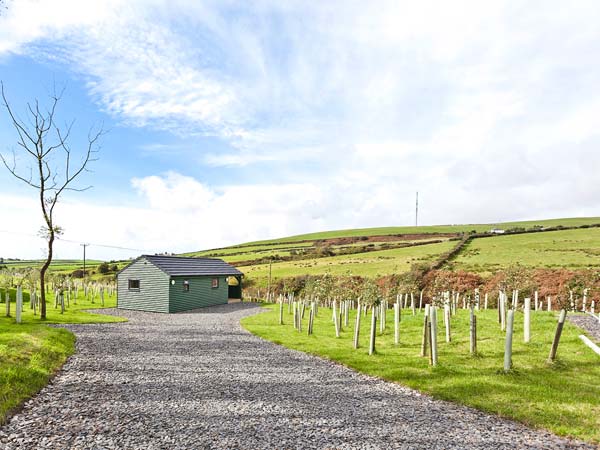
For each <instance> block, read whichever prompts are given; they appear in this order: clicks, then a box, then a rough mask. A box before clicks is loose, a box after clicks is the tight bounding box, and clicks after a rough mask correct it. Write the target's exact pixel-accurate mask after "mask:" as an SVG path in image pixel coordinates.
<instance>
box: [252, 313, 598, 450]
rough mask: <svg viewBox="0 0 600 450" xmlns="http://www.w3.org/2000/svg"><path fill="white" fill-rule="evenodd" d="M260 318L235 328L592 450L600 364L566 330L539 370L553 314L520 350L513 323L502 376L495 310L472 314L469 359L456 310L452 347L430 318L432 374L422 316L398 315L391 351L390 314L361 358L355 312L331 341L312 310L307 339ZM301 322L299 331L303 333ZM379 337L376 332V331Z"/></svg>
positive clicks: (573, 330) (538, 321) (324, 320)
mask: <svg viewBox="0 0 600 450" xmlns="http://www.w3.org/2000/svg"><path fill="white" fill-rule="evenodd" d="M267 308H268V311H267V312H265V313H264V314H259V315H256V316H251V317H247V318H245V319H243V320H242V325H243V326H244V327H245V328H246V329H247V330H249V331H250V332H252V333H253V334H255V335H257V336H260V337H262V338H264V339H267V340H270V341H272V342H275V343H277V344H280V345H283V346H286V347H288V348H292V349H295V350H300V351H303V352H307V353H310V354H314V355H318V356H321V357H324V358H327V359H330V360H333V361H336V362H338V363H340V364H343V365H346V366H348V367H351V368H353V369H355V370H358V371H360V372H363V373H366V374H369V375H372V376H377V377H381V378H383V379H386V380H389V381H393V382H398V383H401V384H403V385H406V386H409V387H412V388H415V389H418V390H420V391H422V392H425V393H428V394H431V395H432V396H434V397H435V398H440V399H445V400H449V401H452V402H457V403H462V404H465V405H469V406H472V407H475V408H478V409H481V410H483V411H487V412H491V413H495V414H499V415H501V416H504V417H509V418H513V419H516V420H518V421H521V422H523V423H525V424H527V425H529V426H532V427H540V428H545V429H548V430H551V431H552V432H554V433H556V434H559V435H562V436H572V437H577V438H579V439H583V440H586V441H588V442H593V443H599V442H600V427H599V426H598V424H599V423H600V385H598V383H597V380H598V379H599V378H600V364H598V356H597V355H596V354H594V353H593V352H592V351H591V350H589V349H588V348H587V347H585V346H584V345H583V344H582V343H581V341H580V339H579V338H578V335H579V334H580V333H581V331H580V330H579V329H578V328H577V327H575V326H573V325H571V324H569V323H567V324H566V326H565V328H564V331H563V336H562V339H561V342H560V346H559V349H558V360H557V361H556V362H555V363H554V364H553V365H552V366H548V365H547V364H546V362H545V361H546V359H547V358H548V352H549V349H550V344H551V342H552V337H553V333H554V329H555V327H556V317H555V315H554V314H553V313H548V312H535V313H533V314H532V341H531V342H530V343H529V344H525V343H523V314H522V313H517V315H516V319H515V338H514V342H513V370H511V371H510V372H509V373H507V374H505V373H504V372H502V365H503V350H504V332H502V331H501V330H500V327H499V325H498V321H497V311H496V310H486V311H479V312H477V319H478V355H477V356H475V357H474V356H471V355H470V354H469V331H468V330H469V324H468V322H469V319H468V312H467V311H466V310H458V312H457V316H455V317H454V318H453V319H452V329H453V331H452V342H451V343H449V344H447V343H445V342H444V336H443V334H444V331H443V320H442V319H441V314H440V315H439V316H438V322H439V326H438V330H439V334H438V355H439V356H438V358H439V361H438V366H436V367H431V366H430V365H429V361H428V358H424V357H420V356H419V353H420V344H421V333H422V326H423V315H422V313H418V314H417V315H416V316H412V315H411V312H410V310H403V314H402V320H401V328H400V329H401V332H400V345H395V344H394V336H393V335H394V331H393V314H392V311H390V312H389V314H388V315H387V329H386V331H384V333H383V334H380V333H379V331H378V332H377V340H376V354H375V355H372V356H369V355H368V350H367V349H368V340H369V338H368V336H369V333H368V329H369V321H370V317H368V320H366V319H367V318H364V319H363V320H362V323H361V330H360V341H359V342H360V347H359V349H358V350H354V349H353V348H352V336H353V328H354V326H353V324H354V317H355V312H354V311H352V312H351V317H350V324H351V326H350V327H345V328H343V331H342V332H341V336H340V338H336V337H335V332H334V326H333V323H332V320H331V310H330V309H328V308H319V312H318V316H317V318H316V319H315V324H314V334H312V335H310V336H309V335H307V334H306V331H304V332H302V333H300V332H297V331H296V330H295V329H294V328H293V326H292V316H291V315H290V314H288V313H287V306H286V310H285V312H284V325H279V324H278V308H279V306H278V305H268V306H267ZM306 322H307V320H306V319H305V320H304V325H303V329H304V330H306V326H307V325H306ZM378 330H379V324H378Z"/></svg>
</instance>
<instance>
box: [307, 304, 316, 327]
mask: <svg viewBox="0 0 600 450" xmlns="http://www.w3.org/2000/svg"><path fill="white" fill-rule="evenodd" d="M314 324H315V304H314V302H313V304H312V306H311V308H310V312H309V313H308V330H307V332H308V334H312V333H313V327H314Z"/></svg>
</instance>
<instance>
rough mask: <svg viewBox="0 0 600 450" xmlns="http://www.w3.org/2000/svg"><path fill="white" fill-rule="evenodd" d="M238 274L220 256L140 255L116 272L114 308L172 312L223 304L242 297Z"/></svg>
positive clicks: (240, 280) (240, 273)
mask: <svg viewBox="0 0 600 450" xmlns="http://www.w3.org/2000/svg"><path fill="white" fill-rule="evenodd" d="M242 277H243V274H242V272H240V271H239V270H237V269H236V268H235V267H233V266H231V265H229V264H227V263H226V262H225V261H223V260H221V259H215V258H184V257H179V256H161V255H142V256H140V257H139V258H137V259H136V260H134V261H132V262H131V264H129V265H128V266H127V267H125V268H124V269H123V270H121V271H120V272H119V273H118V274H117V307H118V308H122V309H135V310H139V311H151V312H162V313H175V312H180V311H189V310H191V309H197V308H203V307H206V306H214V305H223V304H226V303H227V301H228V299H230V298H239V299H241V298H242ZM232 279H235V280H236V282H232V283H231V286H229V283H228V280H232Z"/></svg>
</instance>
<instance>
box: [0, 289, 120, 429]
mask: <svg viewBox="0 0 600 450" xmlns="http://www.w3.org/2000/svg"><path fill="white" fill-rule="evenodd" d="M0 293H2V298H3V299H4V298H5V297H4V291H3V290H2V289H0ZM10 294H11V299H12V301H11V315H12V317H5V307H6V303H4V301H3V302H2V303H0V308H1V312H2V315H1V317H0V424H2V423H4V421H5V420H6V415H7V413H8V412H9V411H10V410H11V409H12V408H14V407H16V406H17V405H19V404H21V403H22V402H23V401H24V400H25V399H27V398H28V397H30V396H32V395H33V394H35V393H36V392H37V391H39V390H40V389H41V388H42V387H44V386H45V385H46V384H47V383H48V380H49V379H50V377H51V376H52V375H53V374H54V373H55V372H56V371H57V370H58V369H59V368H60V367H61V366H62V364H63V363H64V362H65V361H66V359H67V358H68V357H69V356H70V355H71V354H72V353H73V352H74V351H75V336H74V335H73V333H71V332H70V331H68V330H66V329H63V328H53V327H49V326H47V324H67V323H107V322H122V321H124V320H125V319H122V318H120V317H113V316H107V315H102V314H92V313H88V312H85V311H84V310H85V309H91V308H93V309H96V308H101V307H102V306H101V305H100V303H99V300H98V299H96V300H95V302H94V303H91V301H89V300H87V299H85V298H84V296H83V292H80V293H79V298H78V300H77V305H75V304H74V303H73V302H71V304H70V307H69V308H68V309H67V310H66V311H65V313H64V314H61V313H60V309H55V308H54V296H53V294H52V293H50V294H49V295H48V297H47V300H46V306H47V316H48V318H47V320H46V321H45V322H43V323H42V322H40V319H39V314H38V315H37V316H34V315H33V311H32V310H31V309H30V308H29V293H28V292H26V291H25V292H23V300H24V301H23V305H24V311H23V313H22V320H23V321H22V323H21V324H17V323H16V322H15V318H14V316H15V309H16V303H15V290H14V289H11V290H10ZM115 306H116V296H114V297H109V296H107V297H106V298H105V305H104V307H106V308H111V307H115ZM107 345H108V343H107Z"/></svg>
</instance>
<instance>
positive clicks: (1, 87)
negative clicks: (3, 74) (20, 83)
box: [0, 81, 37, 147]
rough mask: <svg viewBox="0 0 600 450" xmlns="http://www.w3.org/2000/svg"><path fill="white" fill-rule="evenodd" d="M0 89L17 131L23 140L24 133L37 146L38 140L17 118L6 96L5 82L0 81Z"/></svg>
mask: <svg viewBox="0 0 600 450" xmlns="http://www.w3.org/2000/svg"><path fill="white" fill-rule="evenodd" d="M0 91H2V101H3V102H4V107H5V108H6V110H7V111H8V115H9V116H10V119H11V121H12V123H13V125H14V127H15V128H16V130H17V133H19V137H20V139H21V141H22V142H24V141H25V139H24V138H23V135H25V136H26V137H27V139H29V141H30V142H31V143H32V144H33V145H34V146H36V147H37V141H34V140H33V138H32V137H31V136H30V135H29V133H27V129H26V128H25V126H24V125H23V124H22V123H21V122H20V121H19V120H18V119H17V118H16V116H15V114H14V113H13V110H12V108H11V107H10V104H9V103H8V99H7V98H6V94H5V93H4V83H3V82H2V81H0Z"/></svg>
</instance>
